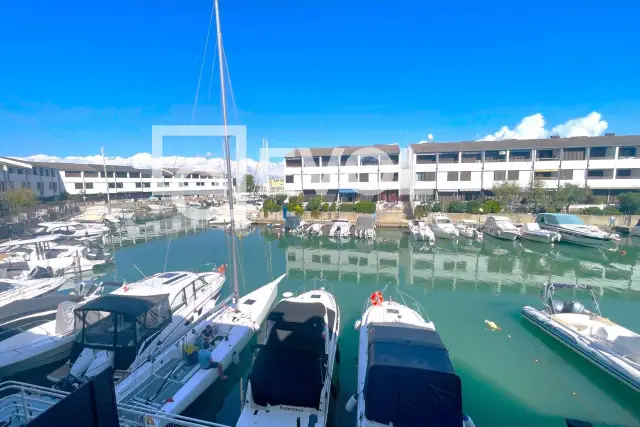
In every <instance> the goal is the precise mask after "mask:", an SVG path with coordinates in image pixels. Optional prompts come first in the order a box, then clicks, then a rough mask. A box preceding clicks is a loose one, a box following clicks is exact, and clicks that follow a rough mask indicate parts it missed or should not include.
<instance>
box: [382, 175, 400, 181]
mask: <svg viewBox="0 0 640 427" xmlns="http://www.w3.org/2000/svg"><path fill="white" fill-rule="evenodd" d="M380 182H398V174H397V173H381V174H380Z"/></svg>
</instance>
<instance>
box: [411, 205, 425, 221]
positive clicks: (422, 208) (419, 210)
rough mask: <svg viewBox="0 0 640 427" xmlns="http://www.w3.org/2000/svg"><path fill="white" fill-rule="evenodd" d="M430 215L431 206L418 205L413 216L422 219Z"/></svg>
mask: <svg viewBox="0 0 640 427" xmlns="http://www.w3.org/2000/svg"><path fill="white" fill-rule="evenodd" d="M428 214H429V205H418V206H416V208H415V209H414V210H413V216H414V217H416V218H422V217H425V216H427V215H428Z"/></svg>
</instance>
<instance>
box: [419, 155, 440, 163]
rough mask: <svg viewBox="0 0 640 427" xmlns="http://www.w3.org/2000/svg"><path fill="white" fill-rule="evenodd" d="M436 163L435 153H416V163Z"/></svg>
mask: <svg viewBox="0 0 640 427" xmlns="http://www.w3.org/2000/svg"><path fill="white" fill-rule="evenodd" d="M435 163H436V155H435V154H417V155H416V164H418V165H433V164H435Z"/></svg>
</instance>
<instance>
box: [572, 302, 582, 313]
mask: <svg viewBox="0 0 640 427" xmlns="http://www.w3.org/2000/svg"><path fill="white" fill-rule="evenodd" d="M583 311H584V305H583V304H582V303H581V302H580V301H573V302H572V303H571V313H574V314H581V313H582V312H583Z"/></svg>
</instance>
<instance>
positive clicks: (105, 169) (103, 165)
mask: <svg viewBox="0 0 640 427" xmlns="http://www.w3.org/2000/svg"><path fill="white" fill-rule="evenodd" d="M100 153H101V154H102V167H103V168H104V183H105V184H106V185H107V205H108V206H109V215H111V196H109V181H108V180H107V163H106V162H105V160H104V147H100ZM113 176H115V173H114V175H113Z"/></svg>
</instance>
